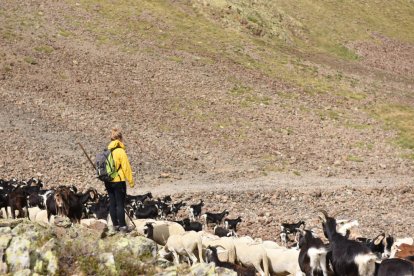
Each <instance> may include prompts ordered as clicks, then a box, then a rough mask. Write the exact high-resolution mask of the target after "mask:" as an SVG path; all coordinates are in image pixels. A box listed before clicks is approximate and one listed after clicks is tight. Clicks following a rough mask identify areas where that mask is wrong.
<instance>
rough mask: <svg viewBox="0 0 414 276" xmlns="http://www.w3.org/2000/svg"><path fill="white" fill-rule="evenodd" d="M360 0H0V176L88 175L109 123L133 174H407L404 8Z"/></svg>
mask: <svg viewBox="0 0 414 276" xmlns="http://www.w3.org/2000/svg"><path fill="white" fill-rule="evenodd" d="M376 2H377V1H364V2H360V1H352V2H349V1H347V3H344V2H338V1H332V2H326V1H297V2H296V4H295V5H292V4H290V1H272V2H271V3H273V4H270V2H269V1H224V0H220V1H219V0H217V1H158V0H157V1H116V2H114V1H97V0H96V1H69V0H68V1H60V2H58V3H57V2H51V3H44V2H43V1H31V2H30V3H16V1H4V3H2V6H1V10H0V36H1V38H2V39H1V40H0V56H1V57H2V59H1V63H0V78H1V79H2V80H1V82H0V93H1V94H0V96H1V97H2V103H3V107H2V109H1V111H0V113H1V117H0V118H1V119H0V125H1V132H0V137H1V138H2V140H3V144H2V150H3V152H4V153H5V154H4V155H5V157H4V158H3V161H2V163H0V167H1V168H0V173H1V175H2V177H12V176H16V177H24V178H27V177H30V176H32V175H33V174H37V173H38V174H39V175H42V176H43V177H44V178H46V179H47V180H49V181H50V182H52V183H56V184H59V183H69V182H72V183H74V184H85V183H86V182H88V183H91V182H94V181H96V180H94V176H93V172H92V171H91V169H90V166H89V164H88V163H87V160H86V159H85V158H84V157H83V156H82V152H81V151H80V149H79V147H78V145H77V144H76V143H77V142H81V143H82V144H84V146H85V147H86V148H87V149H88V151H89V152H90V153H91V154H94V153H96V152H97V151H99V149H100V148H102V147H103V146H105V143H106V142H107V138H108V130H109V129H110V128H111V127H112V126H114V125H117V126H121V127H122V128H123V129H124V132H125V136H126V143H127V146H128V153H129V154H130V157H131V161H132V164H133V167H134V170H135V171H136V173H137V176H139V178H140V177H144V178H143V179H141V178H140V181H145V182H147V183H156V182H160V181H161V182H162V181H163V179H159V176H160V175H161V176H162V177H170V178H173V179H174V178H189V177H197V178H198V179H203V178H204V179H205V178H209V179H212V178H223V177H224V178H227V177H242V176H248V177H256V176H259V175H266V174H269V173H272V172H286V173H294V174H296V175H305V174H308V173H310V174H320V175H325V176H326V175H329V176H330V175H339V176H361V175H362V176H370V175H373V174H375V175H377V176H381V175H411V174H412V159H411V158H412V156H413V153H412V149H413V148H414V143H413V141H414V132H413V128H412V124H411V122H412V118H413V114H414V112H413V94H412V85H413V84H414V83H413V82H414V79H413V72H414V70H413V64H414V62H412V61H413V59H414V52H413V43H414V36H413V34H412V32H410V30H412V29H413V28H412V27H413V26H412V25H413V24H414V20H412V19H413V13H414V5H413V4H412V3H411V2H407V1H397V2H393V3H390V4H387V3H382V4H378V3H376ZM395 142H396V143H395ZM167 180H168V181H169V180H170V179H167Z"/></svg>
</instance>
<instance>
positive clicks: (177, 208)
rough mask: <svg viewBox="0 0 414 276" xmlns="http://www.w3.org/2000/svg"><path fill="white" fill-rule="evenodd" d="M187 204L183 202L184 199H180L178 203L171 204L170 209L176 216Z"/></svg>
mask: <svg viewBox="0 0 414 276" xmlns="http://www.w3.org/2000/svg"><path fill="white" fill-rule="evenodd" d="M185 205H186V203H185V202H183V201H180V202H178V203H174V204H171V206H170V211H171V213H172V214H173V216H174V217H176V216H177V213H178V211H180V209H181V207H184V206H185Z"/></svg>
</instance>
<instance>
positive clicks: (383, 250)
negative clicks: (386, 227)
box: [356, 233, 394, 259]
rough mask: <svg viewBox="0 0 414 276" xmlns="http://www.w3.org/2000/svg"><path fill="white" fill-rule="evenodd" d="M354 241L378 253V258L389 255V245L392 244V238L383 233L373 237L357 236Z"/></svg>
mask: <svg viewBox="0 0 414 276" xmlns="http://www.w3.org/2000/svg"><path fill="white" fill-rule="evenodd" d="M356 241H359V242H362V243H364V244H365V245H366V246H368V248H369V249H371V251H372V252H373V253H375V254H377V255H378V258H380V259H381V258H382V259H385V258H388V257H389V256H390V255H391V247H392V245H393V244H394V238H393V237H391V236H390V235H387V236H386V235H385V234H384V233H382V234H380V235H378V236H376V237H375V238H373V239H364V238H357V239H356Z"/></svg>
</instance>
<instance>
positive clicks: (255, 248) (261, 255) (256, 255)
mask: <svg viewBox="0 0 414 276" xmlns="http://www.w3.org/2000/svg"><path fill="white" fill-rule="evenodd" d="M251 240H253V239H252V238H250V237H242V238H238V239H237V238H235V239H233V241H234V246H235V249H236V260H237V262H238V263H240V264H242V265H244V266H254V268H255V269H256V271H257V272H259V273H260V275H262V276H263V275H265V276H268V275H269V260H268V257H267V254H266V250H265V249H264V247H263V246H262V245H261V244H260V243H255V242H254V241H253V242H251Z"/></svg>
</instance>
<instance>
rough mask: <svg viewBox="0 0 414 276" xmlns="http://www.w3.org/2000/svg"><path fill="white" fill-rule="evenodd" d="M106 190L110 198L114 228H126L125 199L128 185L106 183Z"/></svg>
mask: <svg viewBox="0 0 414 276" xmlns="http://www.w3.org/2000/svg"><path fill="white" fill-rule="evenodd" d="M105 188H106V191H107V192H108V196H109V213H110V214H111V219H112V224H113V225H114V226H119V227H123V226H126V222H125V211H124V210H125V197H126V183H125V181H121V182H105Z"/></svg>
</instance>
